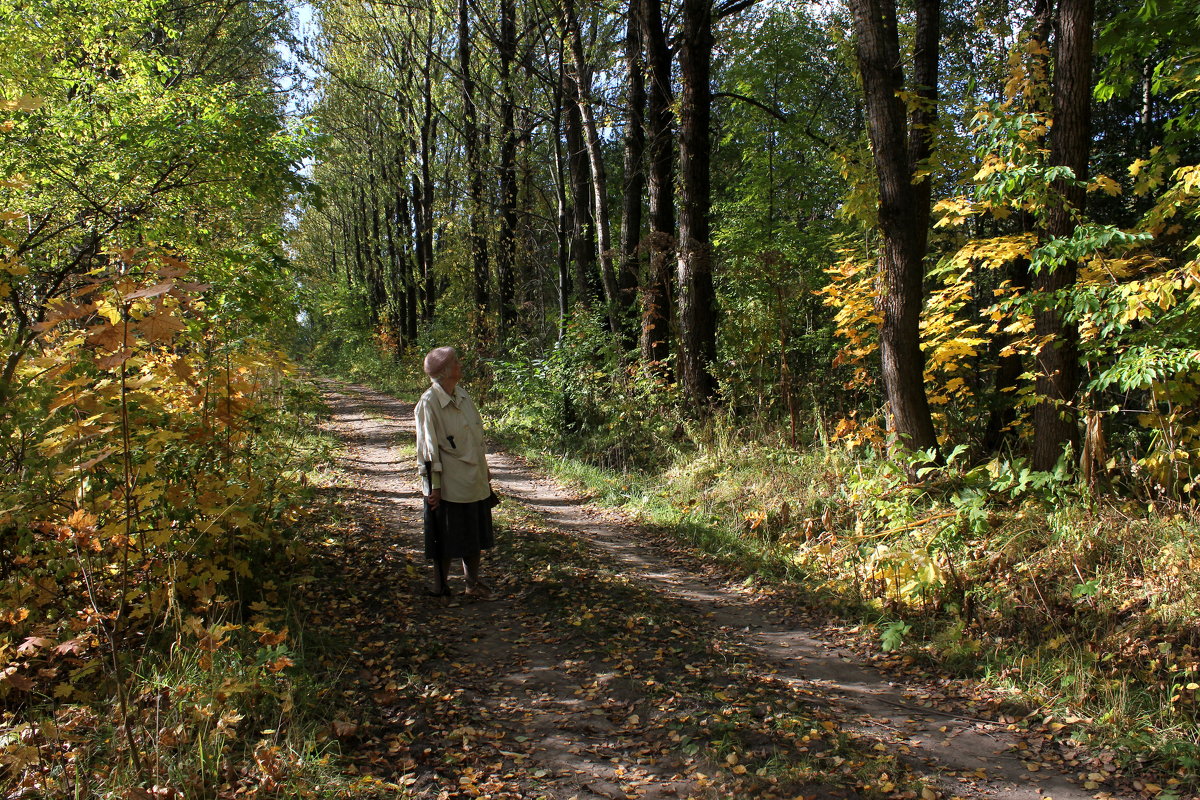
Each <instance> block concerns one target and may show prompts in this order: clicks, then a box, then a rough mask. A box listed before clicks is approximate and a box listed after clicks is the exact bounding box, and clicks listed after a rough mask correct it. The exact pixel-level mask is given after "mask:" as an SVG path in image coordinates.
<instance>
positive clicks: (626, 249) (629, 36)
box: [617, 0, 646, 346]
mask: <svg viewBox="0 0 1200 800" xmlns="http://www.w3.org/2000/svg"><path fill="white" fill-rule="evenodd" d="M640 2H641V0H629V8H628V12H627V16H626V25H625V70H626V72H627V73H628V80H629V84H628V87H627V89H626V97H625V106H626V116H627V120H626V123H625V180H624V182H623V184H624V185H623V186H622V194H621V198H622V200H621V243H620V249H621V264H620V269H619V270H618V272H617V291H618V294H617V312H618V318H619V322H620V326H621V333H622V337H623V338H625V339H626V340H627V341H626V344H627V345H628V346H632V345H633V344H635V342H634V341H633V340H632V333H633V328H632V327H631V326H632V325H633V324H634V322H635V321H634V320H633V319H632V314H631V311H632V309H633V301H634V297H635V294H636V292H637V287H638V285H639V284H640V283H641V280H640V278H641V274H642V269H641V259H640V258H639V256H638V244H639V242H640V241H641V238H642V202H643V198H642V195H643V193H644V192H645V189H646V172H645V169H644V168H643V166H642V164H643V160H644V158H645V154H646V128H645V117H646V78H645V71H644V69H643V56H642V35H641V21H640V19H639V17H640V13H639V7H638V6H639V4H640Z"/></svg>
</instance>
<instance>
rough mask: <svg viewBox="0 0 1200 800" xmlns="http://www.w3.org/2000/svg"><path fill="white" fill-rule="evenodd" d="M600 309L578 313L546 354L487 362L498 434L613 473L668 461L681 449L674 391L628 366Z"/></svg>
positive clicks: (648, 373) (649, 374) (653, 376)
mask: <svg viewBox="0 0 1200 800" xmlns="http://www.w3.org/2000/svg"><path fill="white" fill-rule="evenodd" d="M606 324H607V323H606V321H605V318H604V316H603V314H602V313H601V312H600V311H598V310H597V311H588V310H584V309H577V311H576V313H575V315H574V316H573V317H571V319H570V320H569V321H568V323H567V325H566V329H565V330H564V332H563V337H562V339H561V340H559V341H558V342H557V343H556V344H554V345H553V346H552V347H551V348H550V350H549V352H547V353H546V354H545V355H543V356H540V357H539V356H533V355H529V356H526V357H524V358H516V359H509V360H500V359H497V360H495V361H492V362H491V368H492V373H493V376H494V383H493V386H492V390H493V392H494V393H495V395H497V396H498V397H497V398H496V400H493V401H492V406H493V407H492V408H491V409H490V413H491V414H493V415H494V416H496V417H497V418H499V426H500V427H501V429H502V430H506V431H508V432H509V433H510V434H512V435H517V436H520V437H521V438H522V439H524V440H526V441H534V442H538V443H539V447H540V448H541V449H543V450H545V451H547V452H553V451H560V450H570V451H573V452H578V453H582V454H585V458H586V460H588V461H589V462H591V463H593V464H596V465H601V466H604V467H608V468H615V469H620V470H624V469H641V468H648V467H654V466H659V465H661V464H663V463H666V462H667V461H668V460H669V459H670V456H671V454H672V453H673V452H674V451H675V450H676V449H677V448H678V447H679V444H678V443H677V440H678V439H679V438H680V437H679V436H678V431H679V430H680V426H681V425H682V419H683V418H682V416H681V414H680V412H679V410H678V408H679V397H678V388H677V387H676V386H675V385H674V384H669V383H667V382H666V381H664V380H663V379H662V377H661V376H660V375H658V374H656V373H654V372H651V371H643V370H642V369H640V368H638V367H636V366H629V365H628V364H627V362H626V361H625V360H624V354H623V353H622V352H621V351H620V349H619V346H618V345H617V344H616V342H615V341H614V340H613V338H612V336H611V335H610V334H609V332H608V331H607V329H606Z"/></svg>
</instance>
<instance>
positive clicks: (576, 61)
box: [561, 0, 619, 333]
mask: <svg viewBox="0 0 1200 800" xmlns="http://www.w3.org/2000/svg"><path fill="white" fill-rule="evenodd" d="M561 2H562V16H563V29H564V31H565V33H566V37H567V49H568V51H569V52H570V54H571V75H570V80H571V84H572V85H573V87H574V91H573V95H574V98H573V99H574V100H575V104H576V106H577V108H578V113H579V121H580V123H581V125H582V128H583V130H582V133H583V147H584V151H585V152H586V153H587V165H588V172H589V174H590V175H591V190H592V211H593V216H592V219H593V221H594V223H595V231H596V247H597V248H598V249H597V252H596V256H597V261H598V263H599V264H600V281H601V285H602V286H603V288H604V299H605V301H606V302H607V303H608V322H609V327H610V329H611V330H612V331H613V332H614V333H616V332H617V331H618V329H619V326H618V323H617V305H618V303H619V290H618V288H617V276H616V270H615V269H614V268H613V248H612V222H611V217H610V215H609V210H608V171H607V169H606V168H605V166H604V153H603V150H602V148H601V142H600V131H599V128H598V127H597V125H596V115H595V112H594V111H593V109H592V106H593V103H594V101H593V100H592V71H593V70H592V67H591V65H590V64H588V62H587V58H586V55H585V54H584V51H583V31H582V30H581V28H580V24H579V18H578V16H577V14H576V12H575V4H574V2H573V0H561Z"/></svg>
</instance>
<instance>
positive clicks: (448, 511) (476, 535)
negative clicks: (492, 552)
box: [425, 500, 496, 561]
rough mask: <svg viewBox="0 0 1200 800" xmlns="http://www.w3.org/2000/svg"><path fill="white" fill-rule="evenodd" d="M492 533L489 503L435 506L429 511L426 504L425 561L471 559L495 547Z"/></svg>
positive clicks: (445, 503) (447, 503) (490, 504)
mask: <svg viewBox="0 0 1200 800" xmlns="http://www.w3.org/2000/svg"><path fill="white" fill-rule="evenodd" d="M495 541H496V539H495V535H494V534H493V533H492V503H490V502H489V501H488V500H479V501H478V502H475V503H449V502H447V501H445V500H443V501H441V502H440V503H438V507H437V509H435V510H433V511H431V510H430V509H429V504H428V503H426V504H425V558H426V559H428V560H430V561H439V560H441V559H445V558H470V557H471V556H474V555H477V554H478V553H479V551H480V550H487V549H489V548H490V547H491V546H492V545H493V544H495Z"/></svg>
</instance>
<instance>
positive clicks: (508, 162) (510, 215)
mask: <svg viewBox="0 0 1200 800" xmlns="http://www.w3.org/2000/svg"><path fill="white" fill-rule="evenodd" d="M515 16H516V7H515V0H500V38H499V41H498V42H497V50H498V54H499V56H500V168H499V173H500V174H499V179H500V235H499V241H498V243H497V252H496V277H497V280H498V284H499V286H498V289H499V297H498V298H497V300H498V303H499V307H500V308H499V310H500V342H501V345H503V344H504V343H505V342H507V341H508V337H509V335H510V334H511V333H512V328H513V323H514V321H515V319H516V301H515V296H516V291H515V287H514V285H513V265H514V262H515V261H516V244H517V239H516V228H517V132H516V127H515V122H514V120H513V113H514V105H515V103H514V101H513V86H512V65H513V62H514V61H515V60H516V47H517V31H516V19H515Z"/></svg>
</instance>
